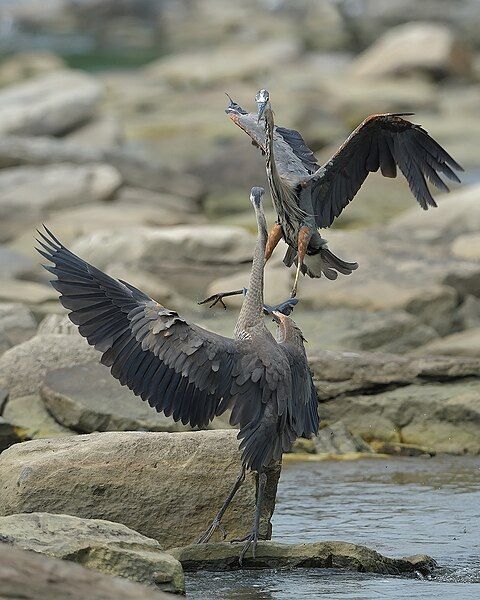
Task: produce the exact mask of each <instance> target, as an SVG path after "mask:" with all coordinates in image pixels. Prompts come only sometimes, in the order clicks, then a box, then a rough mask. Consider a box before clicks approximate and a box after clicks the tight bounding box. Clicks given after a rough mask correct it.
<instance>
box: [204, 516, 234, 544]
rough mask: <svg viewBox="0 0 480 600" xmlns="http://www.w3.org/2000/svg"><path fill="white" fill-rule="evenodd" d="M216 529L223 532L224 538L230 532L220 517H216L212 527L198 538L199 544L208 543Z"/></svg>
mask: <svg viewBox="0 0 480 600" xmlns="http://www.w3.org/2000/svg"><path fill="white" fill-rule="evenodd" d="M216 529H218V530H219V531H221V532H222V536H223V537H222V540H224V539H225V538H226V537H227V535H228V534H227V531H226V529H225V527H224V526H223V525H222V524H221V523H220V521H219V520H218V519H214V520H213V521H212V524H211V525H210V527H209V528H208V529H207V530H206V531H205V533H203V534H202V535H201V536H200V537H199V538H198V540H197V544H206V543H207V542H208V541H209V540H210V538H211V537H212V535H213V534H214V533H215V530H216Z"/></svg>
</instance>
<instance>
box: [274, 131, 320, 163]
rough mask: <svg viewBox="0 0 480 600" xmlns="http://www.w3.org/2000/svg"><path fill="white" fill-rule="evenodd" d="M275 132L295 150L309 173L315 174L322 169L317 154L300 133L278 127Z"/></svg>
mask: <svg viewBox="0 0 480 600" xmlns="http://www.w3.org/2000/svg"><path fill="white" fill-rule="evenodd" d="M275 131H276V132H277V133H279V134H280V135H281V136H282V137H283V139H284V140H285V141H286V142H287V144H288V145H289V146H290V148H291V149H292V150H293V153H294V154H295V156H296V157H297V158H299V159H300V160H301V161H302V164H303V166H304V167H305V168H306V169H307V171H308V172H309V173H314V172H315V171H316V170H317V169H319V168H320V165H319V164H318V163H317V158H316V156H315V154H314V153H313V152H312V150H310V148H309V147H308V146H307V144H306V143H305V140H304V139H303V137H302V136H301V134H300V133H299V132H298V131H296V130H295V129H287V128H286V127H276V128H275Z"/></svg>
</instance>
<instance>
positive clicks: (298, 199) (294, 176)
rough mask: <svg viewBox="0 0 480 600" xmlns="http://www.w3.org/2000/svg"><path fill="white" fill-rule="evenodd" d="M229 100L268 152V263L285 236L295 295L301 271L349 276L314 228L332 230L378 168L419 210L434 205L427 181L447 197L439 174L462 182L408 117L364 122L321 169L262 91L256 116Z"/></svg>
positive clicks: (238, 120)
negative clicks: (272, 217)
mask: <svg viewBox="0 0 480 600" xmlns="http://www.w3.org/2000/svg"><path fill="white" fill-rule="evenodd" d="M227 95H228V94H227ZM229 100H230V104H229V106H228V107H227V109H226V113H227V114H228V116H229V117H230V118H231V120H232V121H233V122H234V123H235V124H236V125H238V126H239V127H240V128H241V129H243V130H244V131H245V132H246V133H247V134H248V135H249V136H250V137H251V139H252V143H253V144H254V145H255V146H257V147H258V148H260V150H261V151H262V153H263V154H264V155H265V162H266V171H267V177H268V183H269V187H270V194H271V196H272V200H273V204H274V206H275V210H276V212H277V222H276V224H275V225H274V227H273V229H272V230H271V232H270V234H269V236H268V242H267V249H266V260H268V258H269V257H270V255H271V254H272V252H273V250H274V249H275V247H276V245H277V244H278V242H279V241H280V239H281V238H282V237H283V239H284V240H285V241H286V242H287V244H288V245H289V248H288V250H287V253H286V255H285V257H284V259H283V260H284V263H285V264H286V265H287V266H288V267H290V266H291V265H292V264H293V263H294V262H295V263H296V265H297V271H296V275H295V283H294V286H293V290H292V296H295V294H296V291H297V285H298V277H299V273H300V272H302V273H303V274H304V275H305V274H307V275H309V276H310V277H320V275H321V274H322V273H323V274H324V275H325V276H326V277H328V278H329V279H335V278H336V277H337V275H338V273H337V272H339V273H343V274H349V273H351V272H352V271H353V270H354V269H356V268H357V266H358V265H357V263H347V262H344V261H342V260H340V259H339V258H337V257H336V256H335V255H333V254H332V253H331V252H330V251H329V250H328V248H327V247H326V245H325V244H326V241H325V240H324V239H322V237H321V236H320V233H319V232H318V228H325V227H330V225H332V223H333V221H334V220H335V219H336V218H337V217H338V216H339V215H340V214H341V212H342V211H343V209H344V208H345V207H346V206H347V205H348V204H349V202H350V201H351V200H353V198H354V197H355V195H356V193H357V192H358V190H359V189H360V187H361V185H362V184H363V182H364V181H365V179H366V177H367V175H368V173H371V172H375V171H378V169H380V171H381V173H382V175H384V176H385V177H396V175H397V166H398V167H399V169H400V171H401V172H402V173H403V174H404V176H405V177H406V179H407V181H408V184H409V187H410V190H411V191H412V193H413V195H414V196H415V198H416V199H417V201H418V203H419V204H420V206H421V207H422V208H423V209H424V210H427V209H428V208H429V207H430V206H432V207H433V206H437V204H436V202H435V200H434V199H433V197H432V194H431V192H430V190H429V189H428V186H427V183H426V179H428V180H429V181H430V182H431V183H433V184H434V185H435V187H437V188H438V189H440V190H443V191H445V192H448V191H449V189H448V187H447V185H446V184H445V182H444V181H443V180H442V179H441V177H440V174H443V175H444V176H446V177H447V178H448V179H450V180H452V181H456V182H460V179H459V178H458V176H457V175H456V173H455V172H454V171H455V170H456V171H463V169H462V167H461V166H460V165H459V164H458V163H457V162H456V161H455V160H454V159H453V158H452V157H451V156H450V155H449V154H448V153H447V152H446V150H444V149H443V148H442V147H441V146H440V145H439V144H438V143H437V142H436V141H435V140H434V139H433V138H431V137H430V136H429V135H428V133H427V132H426V131H425V130H424V129H423V128H422V127H421V126H420V125H415V124H413V123H411V122H410V121H407V120H405V119H403V118H402V117H405V116H410V115H412V113H387V114H378V115H371V116H370V117H367V118H366V119H365V120H364V121H363V122H362V123H361V124H360V125H359V126H358V127H357V128H356V129H355V130H354V131H353V132H352V133H351V134H350V136H349V137H348V138H347V139H346V140H345V142H344V143H343V144H342V146H341V147H340V148H339V150H338V151H337V152H336V153H335V154H334V155H333V156H332V158H331V159H330V160H329V161H328V162H326V163H325V164H324V165H323V166H320V165H318V163H317V159H316V158H315V155H314V154H313V152H312V151H311V150H310V148H308V146H307V145H306V143H305V141H304V140H303V138H302V136H301V135H300V133H298V131H295V130H293V129H286V128H285V127H278V126H275V123H274V119H273V111H272V107H271V104H270V94H269V92H268V91H267V90H260V91H259V92H258V93H257V95H256V97H255V101H256V103H257V107H258V112H257V113H256V114H255V113H248V112H247V111H246V110H244V109H243V108H242V107H241V106H240V105H239V104H237V103H236V102H234V101H233V100H232V99H231V98H230V97H229ZM262 120H263V123H262Z"/></svg>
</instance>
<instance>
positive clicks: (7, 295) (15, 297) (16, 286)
mask: <svg viewBox="0 0 480 600" xmlns="http://www.w3.org/2000/svg"><path fill="white" fill-rule="evenodd" d="M55 301H56V303H57V304H59V302H58V294H57V293H56V292H55V290H54V289H53V288H52V287H50V286H49V285H44V284H41V283H35V282H33V281H21V280H18V279H3V280H2V285H1V286H0V302H5V303H18V302H21V303H22V304H25V305H26V306H27V307H28V308H29V309H30V310H31V311H33V312H36V309H38V308H39V307H41V306H43V305H47V306H51V305H52V304H53V303H54V302H55ZM60 306H61V305H60ZM58 310H59V311H60V308H59V309H58ZM62 312H63V309H62Z"/></svg>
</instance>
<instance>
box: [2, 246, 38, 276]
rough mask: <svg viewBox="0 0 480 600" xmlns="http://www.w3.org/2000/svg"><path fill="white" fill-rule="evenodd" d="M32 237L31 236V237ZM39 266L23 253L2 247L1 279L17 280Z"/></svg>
mask: <svg viewBox="0 0 480 600" xmlns="http://www.w3.org/2000/svg"><path fill="white" fill-rule="evenodd" d="M30 237H31V236H30ZM37 268H38V265H37V264H36V263H34V261H33V260H30V259H29V258H27V257H26V256H25V255H24V254H22V253H21V252H17V251H16V250H12V249H10V248H7V247H6V246H0V277H1V278H2V280H3V279H16V278H17V277H21V276H22V275H23V274H24V273H25V272H28V271H32V270H33V269H37Z"/></svg>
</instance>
